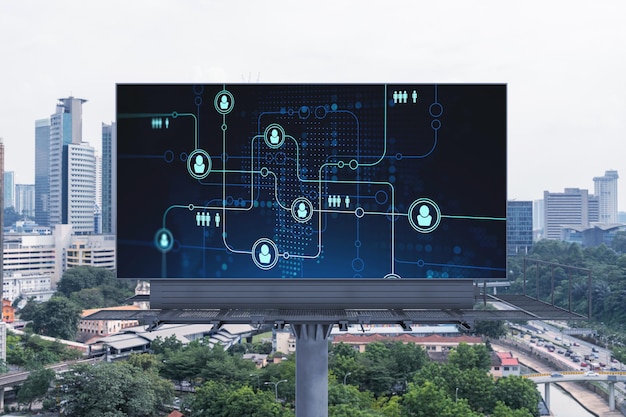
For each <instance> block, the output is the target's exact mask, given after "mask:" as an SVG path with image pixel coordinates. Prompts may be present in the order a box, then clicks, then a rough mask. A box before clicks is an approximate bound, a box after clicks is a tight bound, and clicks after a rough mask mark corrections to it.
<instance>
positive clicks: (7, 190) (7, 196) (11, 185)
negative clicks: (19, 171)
mask: <svg viewBox="0 0 626 417" xmlns="http://www.w3.org/2000/svg"><path fill="white" fill-rule="evenodd" d="M9 207H13V208H15V173H14V172H13V171H4V208H9Z"/></svg>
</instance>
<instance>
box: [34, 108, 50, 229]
mask: <svg viewBox="0 0 626 417" xmlns="http://www.w3.org/2000/svg"><path fill="white" fill-rule="evenodd" d="M35 222H36V223H38V224H39V225H41V226H50V120H49V119H40V120H36V121H35Z"/></svg>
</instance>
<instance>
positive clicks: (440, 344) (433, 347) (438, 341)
mask: <svg viewBox="0 0 626 417" xmlns="http://www.w3.org/2000/svg"><path fill="white" fill-rule="evenodd" d="M374 342H382V343H388V342H402V343H414V344H416V345H420V346H422V347H423V348H424V350H425V351H426V353H428V354H429V355H431V354H440V353H442V352H448V351H449V350H450V349H452V348H455V347H457V346H458V345H459V344H460V343H466V344H468V345H476V344H481V343H483V341H482V339H481V338H480V337H476V336H465V335H461V336H441V335H436V334H433V335H428V336H415V335H410V334H402V335H398V336H386V335H382V334H376V333H375V334H364V335H355V334H345V335H336V336H334V337H333V341H332V343H333V344H337V343H345V344H347V345H351V346H352V347H354V349H355V350H357V351H359V352H365V349H366V348H367V345H368V344H370V343H374Z"/></svg>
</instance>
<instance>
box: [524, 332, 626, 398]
mask: <svg viewBox="0 0 626 417" xmlns="http://www.w3.org/2000/svg"><path fill="white" fill-rule="evenodd" d="M516 327H524V326H519V325H518V326H516ZM525 327H526V328H527V329H528V330H530V331H531V334H523V333H520V334H518V335H517V336H513V339H512V340H514V341H515V342H516V343H519V344H521V345H523V346H526V347H527V348H532V349H533V350H534V351H535V352H537V353H539V352H541V355H542V356H544V357H548V358H550V359H551V360H552V361H553V362H554V363H556V364H559V365H560V366H558V368H560V369H559V370H563V371H587V370H588V369H589V365H588V362H589V361H585V360H584V356H585V355H592V354H594V353H595V354H596V355H597V356H598V359H594V360H593V361H592V362H594V363H600V362H602V363H604V364H605V365H606V366H605V367H604V370H607V371H608V370H610V369H611V368H613V369H614V370H622V369H624V366H623V364H621V363H619V362H611V352H610V351H609V350H608V349H605V348H604V347H601V346H596V345H593V344H591V343H588V342H585V341H582V340H580V339H577V338H573V337H571V336H568V335H567V334H565V333H564V332H562V331H561V329H560V328H558V327H556V326H554V325H552V324H549V323H546V322H542V321H532V322H529V324H528V326H525ZM531 337H535V338H536V342H535V343H531ZM539 340H543V341H544V343H543V346H538V344H539V343H538V342H539ZM549 344H552V345H554V346H555V350H554V351H553V352H550V351H548V349H547V345H549ZM574 344H576V345H577V346H574ZM568 349H569V350H570V351H572V352H573V353H572V354H571V355H570V356H569V357H568V356H565V352H566V351H567V350H568ZM592 349H595V350H596V352H593V351H592ZM559 351H561V353H558V352H559ZM572 357H579V358H581V359H580V362H574V361H573V360H572V359H571V358H572ZM583 363H585V364H587V366H583V365H582V364H583ZM615 388H616V390H615V392H616V399H617V400H618V402H619V401H624V399H625V398H626V383H624V382H618V383H616V384H615Z"/></svg>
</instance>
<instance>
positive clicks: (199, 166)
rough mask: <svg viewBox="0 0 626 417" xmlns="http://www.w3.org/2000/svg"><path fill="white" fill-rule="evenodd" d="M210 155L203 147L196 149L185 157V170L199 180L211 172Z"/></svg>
mask: <svg viewBox="0 0 626 417" xmlns="http://www.w3.org/2000/svg"><path fill="white" fill-rule="evenodd" d="M211 166H212V162H211V157H210V156H209V154H208V153H207V152H206V151H205V150H204V149H196V150H194V151H192V152H191V153H190V154H189V156H188V157H187V171H188V172H189V175H191V177H192V178H195V179H197V180H201V179H203V178H206V177H207V176H208V175H209V173H210V172H211Z"/></svg>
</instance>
